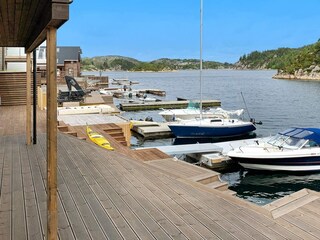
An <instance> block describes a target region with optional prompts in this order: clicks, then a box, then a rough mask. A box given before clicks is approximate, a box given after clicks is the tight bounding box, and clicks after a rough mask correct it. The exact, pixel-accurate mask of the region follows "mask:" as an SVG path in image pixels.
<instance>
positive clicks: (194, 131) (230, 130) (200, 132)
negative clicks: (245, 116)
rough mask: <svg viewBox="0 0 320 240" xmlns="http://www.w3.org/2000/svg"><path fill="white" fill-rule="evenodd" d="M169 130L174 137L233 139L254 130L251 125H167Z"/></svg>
mask: <svg viewBox="0 0 320 240" xmlns="http://www.w3.org/2000/svg"><path fill="white" fill-rule="evenodd" d="M169 128H170V129H171V131H172V132H173V134H174V135H175V136H176V137H185V138H187V137H214V138H215V137H216V138H219V137H221V138H222V137H235V136H240V135H246V134H248V133H250V132H252V131H254V130H256V128H255V126H254V125H253V124H250V123H249V124H247V125H238V126H217V127H212V126H187V125H173V124H172V125H169Z"/></svg>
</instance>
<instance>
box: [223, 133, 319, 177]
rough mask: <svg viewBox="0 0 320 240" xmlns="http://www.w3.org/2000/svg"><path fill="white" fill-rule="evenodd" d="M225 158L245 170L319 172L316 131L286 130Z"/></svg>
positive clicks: (231, 152) (317, 134) (238, 149)
mask: <svg viewBox="0 0 320 240" xmlns="http://www.w3.org/2000/svg"><path fill="white" fill-rule="evenodd" d="M228 156H229V157H231V158H232V159H234V160H236V161H238V162H239V164H240V165H241V166H243V167H244V168H247V169H254V170H272V171H319V170H320V129H319V128H290V129H287V130H285V131H283V132H280V133H278V134H277V135H276V136H274V137H271V138H270V139H269V140H267V141H257V142H256V144H253V145H248V146H244V147H239V148H237V149H235V150H233V151H230V152H229V153H228Z"/></svg>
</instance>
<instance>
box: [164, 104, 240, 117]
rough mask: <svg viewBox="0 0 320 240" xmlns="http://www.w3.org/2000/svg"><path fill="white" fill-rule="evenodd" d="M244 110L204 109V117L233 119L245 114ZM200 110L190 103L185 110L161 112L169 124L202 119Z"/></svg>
mask: <svg viewBox="0 0 320 240" xmlns="http://www.w3.org/2000/svg"><path fill="white" fill-rule="evenodd" d="M243 112H244V110H243V109H239V110H234V111H227V110H224V109H222V108H211V109H203V110H202V117H203V118H225V119H226V118H232V117H233V116H236V117H240V116H241V115H242V114H243ZM200 114H201V113H200V108H199V107H197V105H194V104H192V103H189V105H188V107H187V108H184V109H165V110H163V111H161V112H159V115H161V116H162V117H163V118H164V119H165V120H166V121H167V122H170V121H175V120H181V119H182V120H187V119H194V118H199V117H200Z"/></svg>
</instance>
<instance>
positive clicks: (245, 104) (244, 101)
mask: <svg viewBox="0 0 320 240" xmlns="http://www.w3.org/2000/svg"><path fill="white" fill-rule="evenodd" d="M240 93H241V97H242V100H243V103H244V106H245V107H246V110H247V113H248V116H249V119H251V116H250V113H249V109H248V107H247V103H246V100H245V99H244V97H243V94H242V92H240Z"/></svg>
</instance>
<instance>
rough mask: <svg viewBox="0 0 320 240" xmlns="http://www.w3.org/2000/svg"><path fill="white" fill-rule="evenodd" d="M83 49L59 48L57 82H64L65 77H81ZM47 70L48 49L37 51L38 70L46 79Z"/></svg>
mask: <svg viewBox="0 0 320 240" xmlns="http://www.w3.org/2000/svg"><path fill="white" fill-rule="evenodd" d="M81 54H82V51H81V48H80V47H59V46H58V47H57V81H58V82H64V76H65V75H67V76H72V77H80V75H81V70H80V64H81ZM45 69H46V47H45V46H40V47H39V48H38V49H37V70H38V71H41V72H42V76H43V77H45Z"/></svg>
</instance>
